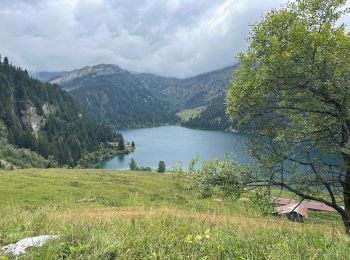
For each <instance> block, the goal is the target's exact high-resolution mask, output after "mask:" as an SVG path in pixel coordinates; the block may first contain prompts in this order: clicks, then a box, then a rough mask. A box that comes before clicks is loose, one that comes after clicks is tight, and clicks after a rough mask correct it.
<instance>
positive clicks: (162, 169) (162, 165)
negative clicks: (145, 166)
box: [157, 161, 166, 173]
mask: <svg viewBox="0 0 350 260" xmlns="http://www.w3.org/2000/svg"><path fill="white" fill-rule="evenodd" d="M165 169H166V167H165V162H164V161H159V163H158V169H157V172H160V173H163V172H165Z"/></svg>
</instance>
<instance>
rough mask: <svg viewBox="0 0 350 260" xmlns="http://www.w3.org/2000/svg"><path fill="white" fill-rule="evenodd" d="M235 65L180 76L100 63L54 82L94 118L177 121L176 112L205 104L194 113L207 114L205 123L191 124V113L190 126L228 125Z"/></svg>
mask: <svg viewBox="0 0 350 260" xmlns="http://www.w3.org/2000/svg"><path fill="white" fill-rule="evenodd" d="M234 68H235V66H232V67H227V68H224V69H221V70H217V71H213V72H209V73H205V74H202V75H198V76H195V77H191V78H187V79H178V78H167V77H162V76H158V75H155V74H149V73H131V72H128V71H126V70H123V69H121V68H120V67H118V66H116V65H105V64H101V65H96V66H92V67H84V68H82V69H78V70H74V71H71V72H69V73H65V74H63V75H62V76H60V77H57V78H56V79H53V80H52V81H51V83H54V84H59V85H60V86H61V87H62V88H63V89H64V90H66V91H68V92H69V93H70V94H71V95H72V96H73V97H74V98H75V99H76V100H77V101H78V102H79V103H80V104H81V105H82V107H84V109H85V110H86V111H88V112H89V113H90V114H91V115H92V116H93V117H94V118H95V119H96V120H98V121H99V122H102V123H106V124H110V125H114V126H117V127H124V126H140V125H141V126H144V125H157V124H163V123H174V122H177V120H178V118H177V117H176V116H175V114H176V113H177V112H179V111H180V112H181V111H183V110H189V109H195V110H197V111H198V108H199V107H201V108H203V109H201V111H200V113H198V114H196V115H198V116H200V115H202V114H203V115H202V117H201V121H202V123H196V122H193V123H192V119H191V117H190V118H188V120H187V121H188V122H186V123H184V124H186V126H189V127H198V128H208V129H225V128H227V127H228V126H229V125H230V123H229V122H228V119H227V117H226V113H225V109H224V97H225V92H226V89H227V87H228V86H229V84H230V81H231V78H232V73H233V70H234ZM213 110H215V112H214V113H213V112H212V111H213ZM206 111H207V112H206ZM180 115H181V113H180ZM203 122H207V124H206V125H204V123H203Z"/></svg>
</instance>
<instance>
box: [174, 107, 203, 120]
mask: <svg viewBox="0 0 350 260" xmlns="http://www.w3.org/2000/svg"><path fill="white" fill-rule="evenodd" d="M204 110H205V107H204V106H201V107H195V108H191V109H183V110H181V111H179V112H177V113H176V115H177V116H178V117H180V118H181V120H182V121H183V122H186V121H188V120H190V119H191V118H192V117H193V118H194V117H196V116H198V115H199V114H200V113H202V112H203V111H204Z"/></svg>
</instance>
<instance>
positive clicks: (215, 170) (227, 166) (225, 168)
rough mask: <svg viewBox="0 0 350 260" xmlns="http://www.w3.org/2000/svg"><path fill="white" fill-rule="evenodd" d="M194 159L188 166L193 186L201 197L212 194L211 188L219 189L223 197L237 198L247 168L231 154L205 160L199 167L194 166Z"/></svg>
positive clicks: (242, 190) (242, 187)
mask: <svg viewBox="0 0 350 260" xmlns="http://www.w3.org/2000/svg"><path fill="white" fill-rule="evenodd" d="M195 162H196V159H194V160H193V161H192V163H191V165H190V167H189V173H190V176H192V179H193V187H194V188H196V189H197V190H199V192H200V194H201V197H203V198H208V197H211V196H212V194H213V192H214V191H213V188H215V187H217V188H219V189H220V191H221V193H222V195H223V197H224V198H225V199H227V198H239V197H240V196H241V194H242V193H243V192H244V190H245V182H244V180H245V178H246V175H247V173H248V169H247V168H246V167H244V166H241V165H240V164H239V163H237V162H236V161H235V160H234V159H233V157H232V156H230V155H226V158H225V160H223V161H220V160H218V159H216V160H214V161H207V162H204V163H203V164H202V166H201V167H200V168H199V169H195V168H194V164H195Z"/></svg>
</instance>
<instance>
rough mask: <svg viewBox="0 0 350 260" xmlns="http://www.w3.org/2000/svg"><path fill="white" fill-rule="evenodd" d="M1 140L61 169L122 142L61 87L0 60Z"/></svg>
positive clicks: (120, 137) (118, 136)
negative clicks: (55, 163)
mask: <svg viewBox="0 0 350 260" xmlns="http://www.w3.org/2000/svg"><path fill="white" fill-rule="evenodd" d="M0 104H1V105H0V138H1V139H2V140H6V142H7V143H8V144H11V145H14V146H16V147H18V148H27V149H30V150H32V151H35V152H37V153H38V154H40V155H41V156H42V157H44V158H45V159H49V160H50V161H53V160H54V161H56V162H57V165H58V166H63V165H68V166H75V165H76V163H77V161H78V160H79V159H80V158H81V156H82V154H84V153H90V152H93V151H95V150H97V149H99V147H100V144H101V143H105V144H106V143H107V142H123V139H122V136H121V135H120V134H116V133H115V132H114V131H113V130H112V129H110V128H108V127H105V126H101V125H98V124H96V123H94V122H93V121H92V120H90V119H89V118H88V117H87V116H86V115H85V114H84V112H83V111H82V110H81V108H80V107H79V106H78V105H76V103H75V101H74V100H73V98H71V97H70V96H69V94H67V93H66V92H64V91H62V90H61V89H60V87H59V86H57V85H51V84H48V83H42V82H40V81H38V80H36V79H33V78H31V77H30V76H29V75H28V72H27V71H26V70H22V69H21V68H17V67H15V66H13V65H11V64H10V63H9V61H8V59H7V58H6V57H5V58H4V59H3V60H2V59H1V57H0Z"/></svg>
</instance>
